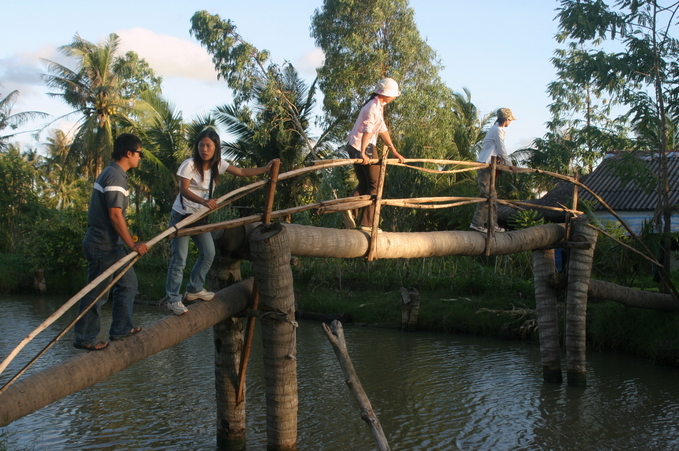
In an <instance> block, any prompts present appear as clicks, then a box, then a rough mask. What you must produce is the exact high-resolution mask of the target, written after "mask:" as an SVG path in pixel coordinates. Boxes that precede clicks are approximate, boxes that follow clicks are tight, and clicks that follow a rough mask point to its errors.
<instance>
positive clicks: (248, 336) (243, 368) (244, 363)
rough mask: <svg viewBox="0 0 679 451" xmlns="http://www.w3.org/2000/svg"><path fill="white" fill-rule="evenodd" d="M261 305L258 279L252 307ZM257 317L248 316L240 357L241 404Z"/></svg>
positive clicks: (238, 398)
mask: <svg viewBox="0 0 679 451" xmlns="http://www.w3.org/2000/svg"><path fill="white" fill-rule="evenodd" d="M258 307H259V289H258V288H257V280H255V281H254V282H253V285H252V309H253V310H256V309H257V308H258ZM255 321H256V318H255V317H254V316H251V317H249V318H248V323H247V329H246V332H245V342H244V348H243V354H242V355H241V359H240V371H239V373H238V391H237V392H236V403H237V404H240V403H242V402H243V401H244V399H245V375H246V372H247V370H248V361H249V360H250V353H251V352H252V340H253V338H254V336H255V334H254V330H255V329H254V328H255Z"/></svg>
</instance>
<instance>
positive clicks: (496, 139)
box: [469, 108, 516, 233]
mask: <svg viewBox="0 0 679 451" xmlns="http://www.w3.org/2000/svg"><path fill="white" fill-rule="evenodd" d="M496 114H497V120H496V121H495V123H494V124H493V126H492V127H490V129H489V130H488V132H487V133H486V137H485V139H484V140H483V144H482V147H481V152H480V153H479V159H478V161H479V163H490V161H491V158H492V157H498V161H497V164H504V165H509V167H510V168H511V170H512V171H513V172H514V173H516V167H515V166H512V165H511V160H510V159H509V154H508V153H507V149H506V148H505V131H506V129H507V127H508V126H509V124H510V123H511V122H512V121H515V120H516V118H515V117H514V114H513V113H512V110H510V109H509V108H500V109H499V110H497V113H496ZM490 171H491V169H490V168H485V169H479V170H478V171H477V181H478V184H479V191H480V197H488V196H490V176H491V172H490ZM491 214H492V215H493V224H495V231H496V232H504V231H505V229H503V228H502V227H498V225H497V210H496V207H495V205H493V208H492V210H491ZM487 221H488V204H487V203H486V202H481V203H479V204H477V207H476V212H475V213H474V218H473V219H472V223H471V225H470V226H469V228H470V229H472V230H477V231H479V232H483V233H486V232H487V231H488V229H487V227H488V223H487Z"/></svg>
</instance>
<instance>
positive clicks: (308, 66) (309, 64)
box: [295, 47, 325, 78]
mask: <svg viewBox="0 0 679 451" xmlns="http://www.w3.org/2000/svg"><path fill="white" fill-rule="evenodd" d="M324 62H325V53H324V52H323V50H321V49H320V48H318V47H316V48H314V49H313V50H312V51H310V52H307V53H305V54H304V55H302V57H301V58H299V60H298V61H297V63H296V64H295V66H296V67H297V70H299V72H300V73H301V74H304V75H307V76H310V77H312V78H313V77H315V76H316V69H317V68H318V67H321V66H322V65H323V63H324Z"/></svg>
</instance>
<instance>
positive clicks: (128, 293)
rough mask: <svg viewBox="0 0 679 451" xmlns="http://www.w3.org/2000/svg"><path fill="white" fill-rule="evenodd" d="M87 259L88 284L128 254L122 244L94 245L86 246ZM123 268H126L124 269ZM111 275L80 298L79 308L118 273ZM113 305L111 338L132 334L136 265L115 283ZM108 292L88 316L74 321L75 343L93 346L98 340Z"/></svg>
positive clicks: (90, 300) (96, 294) (84, 247)
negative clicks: (103, 246) (106, 246)
mask: <svg viewBox="0 0 679 451" xmlns="http://www.w3.org/2000/svg"><path fill="white" fill-rule="evenodd" d="M83 250H84V252H85V258H86V259H87V281H88V283H89V282H91V281H92V280H94V279H96V278H97V277H99V275H100V274H102V273H103V272H104V271H106V270H107V269H108V268H109V267H111V266H112V265H113V264H114V263H116V262H117V261H118V260H120V259H121V258H123V257H125V255H127V253H126V252H125V249H124V248H123V246H122V245H120V246H117V247H115V248H114V249H112V250H102V249H97V248H95V247H93V246H89V245H84V246H83ZM123 269H124V268H123ZM119 272H120V271H117V272H116V273H115V274H111V275H110V276H109V277H107V278H106V279H105V280H104V281H103V282H101V284H99V286H98V287H97V288H96V289H94V290H92V291H90V292H89V293H88V294H87V295H85V296H84V297H83V298H82V299H80V311H82V310H83V309H84V308H85V307H86V306H88V305H90V303H91V302H92V301H93V300H94V299H95V298H96V297H97V296H98V295H99V293H100V292H101V290H103V289H104V288H106V287H107V286H108V284H109V283H111V280H112V279H113V276H114V275H116V274H118V273H119ZM110 291H112V292H113V305H112V307H111V308H112V312H111V316H112V321H111V328H110V329H109V336H110V337H112V338H120V337H124V336H125V335H127V334H129V333H130V330H132V328H133V327H134V322H133V319H132V309H133V305H134V297H135V295H136V294H137V275H136V274H135V272H134V268H130V269H129V270H128V271H127V272H126V273H125V274H124V275H123V276H122V277H121V278H120V280H118V282H116V283H115V285H113V289H112V290H110ZM108 296H109V293H106V294H104V295H103V296H102V297H101V299H99V301H97V303H96V304H95V305H94V306H93V307H92V308H91V309H89V310H88V311H87V313H85V315H84V316H83V317H82V318H80V319H79V320H78V322H77V323H75V342H76V344H79V345H90V344H93V343H96V341H97V335H99V329H100V328H101V306H102V305H104V304H105V303H106V301H107V300H108Z"/></svg>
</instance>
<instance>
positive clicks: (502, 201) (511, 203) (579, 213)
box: [497, 199, 585, 216]
mask: <svg viewBox="0 0 679 451" xmlns="http://www.w3.org/2000/svg"><path fill="white" fill-rule="evenodd" d="M497 202H498V203H500V204H503V205H508V206H510V207H512V206H515V205H517V206H520V207H530V208H535V209H538V210H552V211H563V212H566V213H571V214H574V215H577V216H582V215H584V214H585V212H583V211H579V210H573V209H570V208H568V207H566V206H564V205H561V204H559V205H561V207H549V206H547V205H539V204H531V203H530V202H521V201H518V200H506V199H497Z"/></svg>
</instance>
